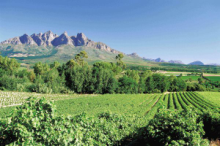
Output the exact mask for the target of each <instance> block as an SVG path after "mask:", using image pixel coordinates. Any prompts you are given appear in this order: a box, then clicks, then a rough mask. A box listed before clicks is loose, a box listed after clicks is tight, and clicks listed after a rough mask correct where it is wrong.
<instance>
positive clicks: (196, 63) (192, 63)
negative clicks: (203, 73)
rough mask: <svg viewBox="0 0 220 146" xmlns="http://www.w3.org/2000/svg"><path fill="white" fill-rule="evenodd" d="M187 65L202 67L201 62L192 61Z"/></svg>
mask: <svg viewBox="0 0 220 146" xmlns="http://www.w3.org/2000/svg"><path fill="white" fill-rule="evenodd" d="M189 65H204V63H202V62H201V61H194V62H191V63H189Z"/></svg>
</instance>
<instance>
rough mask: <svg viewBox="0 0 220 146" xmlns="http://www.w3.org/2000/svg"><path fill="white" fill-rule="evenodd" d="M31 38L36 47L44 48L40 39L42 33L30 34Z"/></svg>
mask: <svg viewBox="0 0 220 146" xmlns="http://www.w3.org/2000/svg"><path fill="white" fill-rule="evenodd" d="M31 37H32V38H33V40H34V41H35V42H36V43H37V45H38V46H46V43H45V41H44V40H43V39H42V33H39V34H35V33H34V34H32V35H31Z"/></svg>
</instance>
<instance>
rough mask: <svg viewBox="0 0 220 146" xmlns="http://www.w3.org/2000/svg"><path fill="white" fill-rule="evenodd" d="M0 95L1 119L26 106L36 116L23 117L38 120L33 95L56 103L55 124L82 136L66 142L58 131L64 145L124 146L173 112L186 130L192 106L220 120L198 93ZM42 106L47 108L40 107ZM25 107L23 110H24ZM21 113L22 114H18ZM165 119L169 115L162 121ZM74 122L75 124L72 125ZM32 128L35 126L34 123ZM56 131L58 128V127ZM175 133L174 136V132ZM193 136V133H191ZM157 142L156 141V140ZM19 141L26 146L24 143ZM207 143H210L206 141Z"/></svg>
mask: <svg viewBox="0 0 220 146" xmlns="http://www.w3.org/2000/svg"><path fill="white" fill-rule="evenodd" d="M0 95H1V98H0V99H1V108H0V118H4V117H5V116H7V114H9V113H10V111H12V110H13V109H15V107H20V106H23V105H22V104H23V103H25V104H26V105H25V106H23V108H27V109H26V110H27V112H28V113H29V114H30V115H29V116H33V117H32V118H31V117H29V116H25V114H23V116H24V117H28V118H30V120H31V121H32V120H33V119H35V117H34V115H33V114H32V112H31V111H30V109H29V107H28V106H31V105H33V104H34V103H35V100H34V101H32V102H33V103H30V104H29V102H25V101H26V99H27V98H29V97H30V96H35V97H37V99H38V98H39V97H41V96H45V98H46V99H47V101H53V102H54V105H55V106H56V110H55V111H56V115H57V116H58V117H57V118H56V120H55V121H57V122H58V123H59V124H60V126H61V127H62V125H63V124H65V122H66V124H67V125H69V124H70V123H71V124H72V125H71V126H72V127H71V126H70V125H69V126H70V127H71V128H72V129H74V127H75V128H76V129H75V131H72V132H71V131H69V128H70V127H69V128H68V127H67V129H66V130H67V131H69V132H70V133H69V135H68V136H70V137H71V136H72V135H78V136H80V137H78V138H79V139H80V140H79V141H77V138H76V137H74V138H75V140H74V141H73V139H72V138H69V139H67V138H66V137H64V136H63V135H62V134H60V133H59V132H58V133H56V134H55V133H54V134H55V135H56V136H60V137H62V138H64V139H63V140H64V143H69V144H73V145H75V144H76V145H77V144H79V145H90V144H94V143H96V144H97V145H124V143H129V142H130V140H131V139H135V138H137V137H139V134H146V133H145V132H143V131H141V130H140V129H142V128H143V127H145V128H146V129H147V130H149V128H152V126H155V122H152V120H155V117H156V118H158V114H159V115H160V114H162V115H160V116H159V118H160V117H161V116H163V115H166V114H168V115H169V113H168V112H170V114H171V115H172V114H173V116H171V117H170V118H174V117H175V116H177V117H179V116H180V118H183V119H175V118H174V119H173V120H174V121H175V120H177V121H175V122H176V124H177V125H178V123H179V122H181V124H180V125H179V126H181V125H182V126H183V127H184V125H183V124H184V123H186V124H189V123H187V122H185V121H187V119H188V118H190V117H191V116H190V114H192V113H190V110H189V107H193V108H195V109H197V110H198V111H202V112H204V110H211V111H217V113H215V114H217V116H216V115H215V114H214V116H213V119H214V120H213V121H214V122H213V123H214V125H215V124H216V122H215V121H216V119H215V118H216V117H217V120H218V119H219V118H218V111H219V110H217V109H219V105H218V104H216V103H215V102H212V101H211V100H209V99H207V98H206V97H203V96H202V95H201V94H199V93H197V92H172V93H165V94H105V95H77V94H70V95H62V94H36V93H31V94H30V93H21V92H1V94H0ZM39 99H41V98H39ZM20 104H21V105H20ZM39 104H45V105H47V106H49V105H50V104H51V103H50V104H48V103H46V101H42V102H39ZM27 105H28V106H27ZM35 106H36V107H31V108H33V110H34V111H35V108H38V106H37V105H35ZM50 106H51V107H50V108H52V109H53V105H50ZM40 107H44V106H40ZM23 108H22V109H20V110H21V111H23ZM53 110H54V109H53ZM163 110H167V111H168V112H167V111H166V112H165V113H163ZM188 110H189V111H188ZM161 111H162V112H161ZM186 111H188V112H186ZM35 112H36V111H35ZM38 112H46V111H43V110H41V111H38ZM181 112H183V113H184V112H186V113H187V114H189V115H188V116H189V117H188V116H187V115H186V116H185V117H184V116H183V117H181V114H182V113H181ZM19 113H20V112H18V114H19ZM179 114H180V115H179ZM40 115H42V114H40ZM43 115H44V114H43ZM155 115H156V116H155ZM183 115H184V114H183ZM211 115H212V114H211ZM45 116H46V115H45ZM169 116H170V115H169ZM206 116H207V115H206ZM206 116H205V117H206ZM208 116H210V115H208ZM65 117H66V118H65ZM166 117H167V116H165V117H163V118H166ZM196 117H199V115H196V116H195V117H194V118H196ZM167 118H168V117H167ZM51 120H52V119H51ZM60 120H61V121H60ZM74 120H75V123H74V122H71V121H74ZM158 120H159V119H158ZM161 120H163V119H161ZM179 120H180V121H179ZM190 120H191V122H193V121H197V120H193V119H189V121H190ZM200 120H201V119H200ZM52 121H54V120H52ZM207 121H208V122H207ZM207 121H206V119H204V122H206V123H205V124H206V125H210V123H209V119H208V120H207ZM20 122H24V121H22V120H21V121H20ZM32 122H33V121H32ZM36 122H37V121H36ZM63 122H64V123H63ZM168 122H169V118H168ZM170 122H172V121H170ZM49 123H50V122H49ZM213 123H212V124H213ZM32 124H33V123H32ZM77 124H78V125H77ZM157 124H158V123H157ZM169 124H171V123H169ZM169 124H168V125H169ZM176 124H174V126H177V125H176ZM49 125H50V124H49ZM149 125H151V126H149ZM30 126H34V127H36V125H35V124H34V125H30ZM38 126H40V123H38ZM47 126H48V125H47ZM185 126H186V127H189V126H190V125H185ZM197 126H198V127H197ZM12 127H13V126H12ZM77 127H78V128H79V129H78V130H77ZM159 127H161V126H159ZM196 127H197V128H202V125H200V126H199V123H194V125H193V126H192V128H195V131H194V132H195V133H196V134H199V135H200V134H201V133H202V132H199V131H198V130H196V129H197V128H196ZM215 127H216V126H215ZM48 128H49V129H51V128H52V127H50V126H49V127H48ZM54 128H55V131H57V130H56V127H54ZM57 128H58V129H59V126H58V127H57ZM121 128H122V129H121ZM52 129H53V128H52ZM205 129H206V131H207V129H210V128H209V127H208V128H207V127H205ZM217 129H218V127H217ZM64 130H65V128H64ZM182 130H183V131H182V132H179V133H184V132H185V130H186V131H187V128H186V129H184V128H183V129H182ZM188 130H189V131H190V130H191V128H190V127H189V129H188ZM201 130H203V129H201ZM97 131H101V133H100V132H97ZM154 131H155V130H153V132H154ZM151 132H152V131H148V134H152V133H151ZM173 132H174V133H175V131H173ZM6 133H7V132H6ZM30 133H32V134H33V132H31V131H30ZM174 133H172V134H174ZM190 133H192V131H191V132H190ZM195 133H194V134H195ZM207 133H208V136H209V135H212V134H213V135H218V130H214V131H208V132H207ZM209 133H212V134H209ZM43 134H44V136H43V137H48V136H49V135H50V134H51V133H50V132H46V133H43ZM48 134H49V135H48ZM174 135H175V134H174ZM166 136H167V135H166ZM33 137H35V136H33ZM141 137H142V136H141ZM162 137H163V136H162ZM180 137H181V134H180ZM188 137H194V136H193V134H192V135H188ZM195 137H196V136H195ZM200 137H201V135H200ZM71 139H72V140H71ZM90 140H91V141H90ZM142 140H143V139H142ZM148 140H149V139H148ZM148 140H147V141H148ZM155 140H156V141H157V139H156V138H155ZM47 141H50V142H52V141H53V144H55V145H56V144H61V145H62V144H63V143H62V141H57V140H56V138H55V139H52V138H46V139H41V142H43V143H44V144H45V142H47ZM0 142H1V137H0ZM20 142H21V143H22V144H23V141H20ZM29 142H30V141H29ZM153 142H155V141H153ZM186 142H187V141H186ZM21 143H18V144H21ZM180 143H181V142H180ZM193 143H195V142H193ZM196 143H201V142H196ZM204 143H206V144H207V141H205V142H204ZM34 144H35V143H34ZM32 145H33V143H32ZM183 145H184V144H183Z"/></svg>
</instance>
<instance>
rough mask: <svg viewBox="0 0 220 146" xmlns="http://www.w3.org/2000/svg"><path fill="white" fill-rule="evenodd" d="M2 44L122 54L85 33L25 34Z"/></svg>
mask: <svg viewBox="0 0 220 146" xmlns="http://www.w3.org/2000/svg"><path fill="white" fill-rule="evenodd" d="M0 44H14V45H17V44H29V45H38V46H55V47H56V46H59V45H72V46H86V47H89V48H96V49H99V50H104V51H107V52H112V53H115V54H117V53H121V52H119V51H117V50H114V49H111V48H110V47H109V46H107V45H106V44H104V43H102V42H94V41H92V40H90V39H88V38H87V37H86V35H85V34H84V33H78V34H77V35H76V36H69V35H68V34H67V32H66V31H65V32H64V33H62V34H61V35H60V36H58V35H57V34H54V33H53V32H52V31H50V30H49V31H47V32H45V33H38V34H35V33H34V34H32V35H31V36H28V35H27V34H24V35H23V36H21V37H15V38H12V39H9V40H6V41H3V42H1V43H0Z"/></svg>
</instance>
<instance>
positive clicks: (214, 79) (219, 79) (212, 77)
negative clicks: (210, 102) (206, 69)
mask: <svg viewBox="0 0 220 146" xmlns="http://www.w3.org/2000/svg"><path fill="white" fill-rule="evenodd" d="M206 78H207V79H209V80H211V81H213V82H217V81H220V76H206Z"/></svg>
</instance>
